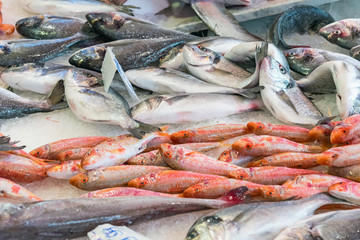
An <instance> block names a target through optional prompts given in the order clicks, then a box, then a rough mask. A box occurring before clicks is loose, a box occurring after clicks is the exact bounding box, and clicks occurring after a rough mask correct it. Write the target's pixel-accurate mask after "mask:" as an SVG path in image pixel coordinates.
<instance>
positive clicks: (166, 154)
mask: <svg viewBox="0 0 360 240" xmlns="http://www.w3.org/2000/svg"><path fill="white" fill-rule="evenodd" d="M159 152H160V154H161V156H162V157H163V159H164V161H165V162H166V163H167V164H168V165H169V166H170V167H171V168H172V169H176V170H186V171H193V172H198V173H206V174H214V175H221V176H227V175H228V174H229V172H231V171H234V170H237V169H240V167H238V166H235V165H234V164H230V163H226V162H221V161H218V160H217V159H215V158H211V157H208V156H206V155H204V154H202V153H199V152H194V151H192V150H188V149H186V148H182V147H178V146H176V145H170V144H167V143H164V144H161V146H160V149H159Z"/></svg>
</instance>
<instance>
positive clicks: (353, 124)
mask: <svg viewBox="0 0 360 240" xmlns="http://www.w3.org/2000/svg"><path fill="white" fill-rule="evenodd" d="M359 130H360V114H355V115H353V116H350V117H347V118H345V119H344V120H342V121H341V122H340V123H338V124H336V126H335V127H334V129H333V130H332V132H331V135H330V141H331V143H332V144H344V143H346V142H348V141H350V140H352V139H353V138H355V137H358V136H359V135H358V131H359Z"/></svg>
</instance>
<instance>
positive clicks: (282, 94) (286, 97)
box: [276, 90, 299, 114]
mask: <svg viewBox="0 0 360 240" xmlns="http://www.w3.org/2000/svg"><path fill="white" fill-rule="evenodd" d="M276 94H277V95H279V97H281V99H282V100H284V102H286V104H287V105H289V106H290V107H291V108H292V109H293V110H294V111H295V112H296V114H299V112H298V111H297V110H296V107H295V106H294V104H293V103H292V101H291V100H290V98H289V96H288V95H286V93H285V91H284V90H280V91H278V92H276Z"/></svg>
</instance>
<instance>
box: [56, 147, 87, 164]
mask: <svg viewBox="0 0 360 240" xmlns="http://www.w3.org/2000/svg"><path fill="white" fill-rule="evenodd" d="M90 149H91V148H88V147H85V148H73V149H70V150H65V151H63V152H61V153H59V154H58V155H57V157H56V159H58V160H60V161H61V162H63V161H68V160H76V159H81V158H82V157H83V156H84V154H85V153H87V152H88V151H89V150H90Z"/></svg>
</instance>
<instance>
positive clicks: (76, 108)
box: [65, 68, 159, 138]
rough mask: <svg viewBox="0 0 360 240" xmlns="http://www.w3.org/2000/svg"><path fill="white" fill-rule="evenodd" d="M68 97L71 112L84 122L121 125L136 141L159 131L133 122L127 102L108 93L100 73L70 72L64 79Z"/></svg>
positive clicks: (118, 96)
mask: <svg viewBox="0 0 360 240" xmlns="http://www.w3.org/2000/svg"><path fill="white" fill-rule="evenodd" d="M65 95H66V100H67V102H68V104H69V107H70V109H71V111H72V112H73V113H74V114H75V116H76V117H77V118H78V119H80V120H82V121H84V122H95V123H106V124H112V125H119V126H121V127H122V128H123V129H126V130H127V131H128V132H130V133H131V134H132V135H133V136H135V137H137V138H141V137H142V136H143V135H145V134H146V133H148V132H153V131H158V130H159V128H158V127H155V126H151V125H148V124H144V123H142V122H139V121H136V120H134V119H133V118H132V116H131V114H130V112H129V110H130V109H129V104H128V103H127V101H126V100H125V98H123V97H122V96H121V95H120V94H118V93H117V92H115V91H114V90H112V89H109V91H108V92H106V91H105V89H104V86H103V85H102V80H101V74H99V73H97V72H92V71H89V70H85V69H75V68H73V69H70V70H69V71H68V73H67V75H66V77H65Z"/></svg>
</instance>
